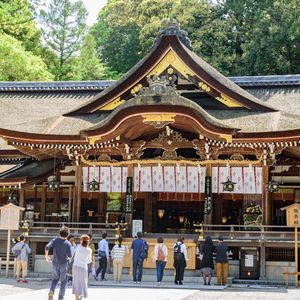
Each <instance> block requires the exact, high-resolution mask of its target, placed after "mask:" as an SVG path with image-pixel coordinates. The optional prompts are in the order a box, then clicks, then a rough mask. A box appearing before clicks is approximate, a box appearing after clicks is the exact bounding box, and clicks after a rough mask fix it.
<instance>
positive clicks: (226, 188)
mask: <svg viewBox="0 0 300 300" xmlns="http://www.w3.org/2000/svg"><path fill="white" fill-rule="evenodd" d="M222 184H223V192H233V191H234V185H235V184H236V183H235V182H232V181H231V180H230V178H229V177H227V180H226V181H225V182H222Z"/></svg>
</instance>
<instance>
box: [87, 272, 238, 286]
mask: <svg viewBox="0 0 300 300" xmlns="http://www.w3.org/2000/svg"><path fill="white" fill-rule="evenodd" d="M105 277H106V279H107V280H108V281H113V274H106V276H105ZM90 278H92V276H90ZM142 280H143V282H156V274H151V275H149V274H143V278H142ZM91 281H93V280H92V279H91ZM122 281H126V282H132V275H129V274H123V275H122ZM232 281H233V278H232V277H229V278H228V281H227V283H228V284H231V283H232ZM99 282H101V281H100V280H99ZM163 282H168V283H169V282H172V283H173V282H174V275H165V274H164V277H163ZM184 282H186V283H197V284H203V278H202V277H200V276H184ZM216 282H217V278H216V277H212V278H211V284H215V283H216Z"/></svg>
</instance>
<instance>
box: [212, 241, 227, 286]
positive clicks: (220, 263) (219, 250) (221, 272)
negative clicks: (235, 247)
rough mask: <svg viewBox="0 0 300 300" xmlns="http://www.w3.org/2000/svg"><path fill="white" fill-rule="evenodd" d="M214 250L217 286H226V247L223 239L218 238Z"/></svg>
mask: <svg viewBox="0 0 300 300" xmlns="http://www.w3.org/2000/svg"><path fill="white" fill-rule="evenodd" d="M215 250H216V268H217V285H226V284H227V278H228V257H227V255H228V254H227V253H228V246H227V245H226V244H225V243H224V239H223V238H222V237H219V242H218V245H217V246H216V249H215Z"/></svg>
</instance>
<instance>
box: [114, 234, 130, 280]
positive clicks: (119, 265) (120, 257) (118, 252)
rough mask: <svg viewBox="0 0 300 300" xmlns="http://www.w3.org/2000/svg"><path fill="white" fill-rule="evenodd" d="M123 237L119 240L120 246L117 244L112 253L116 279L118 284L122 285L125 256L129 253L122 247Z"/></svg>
mask: <svg viewBox="0 0 300 300" xmlns="http://www.w3.org/2000/svg"><path fill="white" fill-rule="evenodd" d="M122 242H123V239H122V237H119V238H118V244H116V245H115V246H114V247H113V248H112V251H111V257H112V260H113V266H114V279H115V281H116V282H117V283H120V281H121V276H122V269H123V262H124V256H125V254H126V253H128V248H127V247H126V246H124V245H122Z"/></svg>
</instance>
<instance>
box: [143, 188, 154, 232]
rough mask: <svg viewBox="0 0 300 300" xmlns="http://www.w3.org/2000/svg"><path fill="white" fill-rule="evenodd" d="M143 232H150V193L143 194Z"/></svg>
mask: <svg viewBox="0 0 300 300" xmlns="http://www.w3.org/2000/svg"><path fill="white" fill-rule="evenodd" d="M144 231H145V232H151V231H152V193H150V192H148V193H144Z"/></svg>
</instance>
